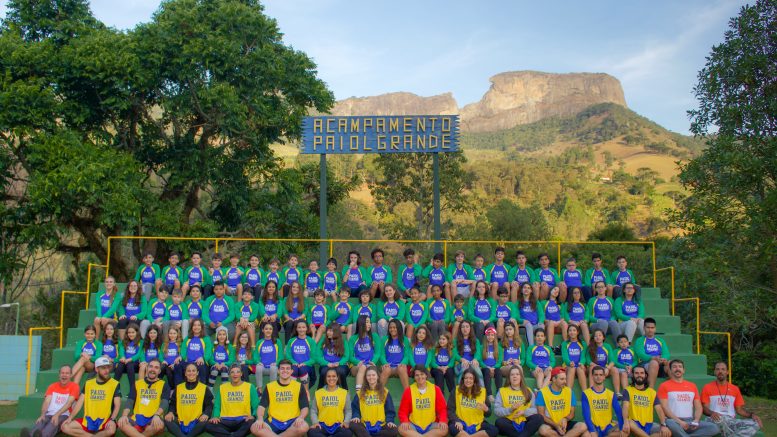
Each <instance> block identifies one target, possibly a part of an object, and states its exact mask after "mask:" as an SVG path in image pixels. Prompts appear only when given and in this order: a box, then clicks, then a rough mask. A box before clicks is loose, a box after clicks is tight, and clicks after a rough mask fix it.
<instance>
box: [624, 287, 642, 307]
mask: <svg viewBox="0 0 777 437" xmlns="http://www.w3.org/2000/svg"><path fill="white" fill-rule="evenodd" d="M629 285H630V286H631V288H632V290H634V294H633V295H632V296H631V300H633V301H634V302H635V303H636V304H637V305H639V304H640V301H639V297H637V287H635V286H634V283H633V282H627V283H625V284H623V287H621V293H622V294H623V299H624V300H625V299H626V287H628V286H629Z"/></svg>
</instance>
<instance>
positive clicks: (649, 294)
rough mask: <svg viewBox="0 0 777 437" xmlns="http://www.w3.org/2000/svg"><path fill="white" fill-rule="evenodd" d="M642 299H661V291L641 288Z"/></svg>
mask: <svg viewBox="0 0 777 437" xmlns="http://www.w3.org/2000/svg"><path fill="white" fill-rule="evenodd" d="M641 295H642V299H661V289H660V288H653V287H642V288H641Z"/></svg>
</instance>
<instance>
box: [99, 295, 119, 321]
mask: <svg viewBox="0 0 777 437" xmlns="http://www.w3.org/2000/svg"><path fill="white" fill-rule="evenodd" d="M119 304H121V295H120V294H118V293H115V294H114V295H113V296H112V297H111V296H110V295H109V294H108V293H106V292H105V291H103V292H101V293H100V294H98V295H97V317H105V318H106V319H112V318H113V317H115V316H116V312H117V311H118V310H119Z"/></svg>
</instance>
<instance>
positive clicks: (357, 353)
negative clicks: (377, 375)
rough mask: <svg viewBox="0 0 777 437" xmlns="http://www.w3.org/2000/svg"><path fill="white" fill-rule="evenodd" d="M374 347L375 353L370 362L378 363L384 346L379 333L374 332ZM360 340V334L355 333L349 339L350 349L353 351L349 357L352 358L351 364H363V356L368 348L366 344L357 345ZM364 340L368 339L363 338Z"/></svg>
mask: <svg viewBox="0 0 777 437" xmlns="http://www.w3.org/2000/svg"><path fill="white" fill-rule="evenodd" d="M371 338H372V348H373V355H372V359H371V360H370V362H372V363H375V364H377V363H378V362H380V360H381V355H382V354H383V347H382V345H383V344H382V343H381V341H380V336H379V335H378V334H372V336H371ZM358 341H359V336H358V335H356V334H354V335H352V336H351V338H349V339H348V349H349V350H350V351H351V353H350V356H349V357H348V359H349V360H350V362H351V364H353V365H354V366H358V365H359V364H361V362H362V360H363V358H362V357H363V356H365V355H364V354H365V353H366V350H364V348H365V347H366V345H364V346H360V345H357V342H358ZM362 341H363V342H366V340H362Z"/></svg>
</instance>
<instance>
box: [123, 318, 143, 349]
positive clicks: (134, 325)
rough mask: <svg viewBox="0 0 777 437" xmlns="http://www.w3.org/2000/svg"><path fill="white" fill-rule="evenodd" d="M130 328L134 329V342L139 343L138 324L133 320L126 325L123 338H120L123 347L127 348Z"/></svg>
mask: <svg viewBox="0 0 777 437" xmlns="http://www.w3.org/2000/svg"><path fill="white" fill-rule="evenodd" d="M130 329H132V330H134V331H135V340H134V341H135V344H136V345H139V344H140V340H141V338H140V326H138V324H137V323H134V322H133V323H130V324H129V325H127V332H126V333H125V334H124V340H122V344H123V345H124V348H125V349H126V348H127V345H128V344H129V342H130V338H129V330H130Z"/></svg>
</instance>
